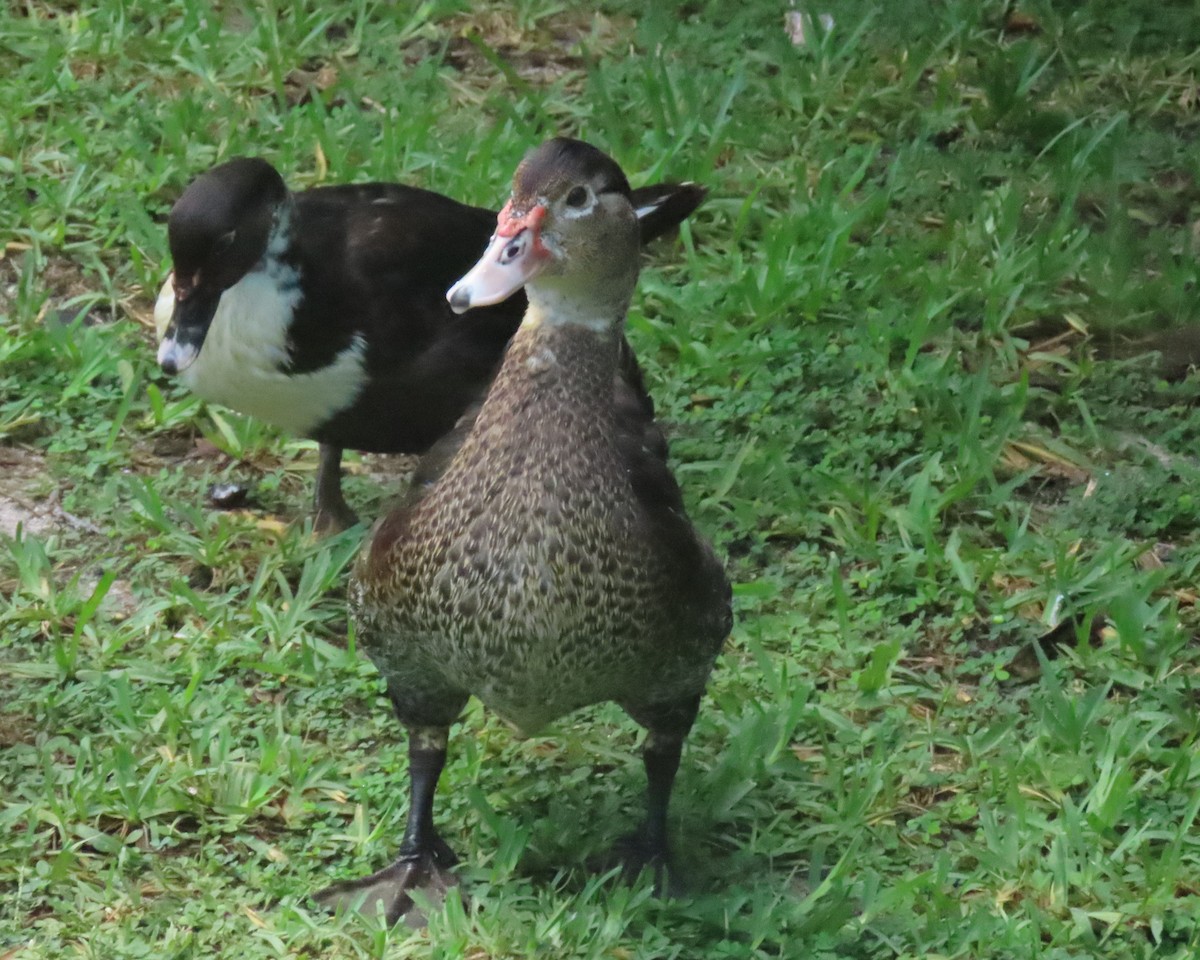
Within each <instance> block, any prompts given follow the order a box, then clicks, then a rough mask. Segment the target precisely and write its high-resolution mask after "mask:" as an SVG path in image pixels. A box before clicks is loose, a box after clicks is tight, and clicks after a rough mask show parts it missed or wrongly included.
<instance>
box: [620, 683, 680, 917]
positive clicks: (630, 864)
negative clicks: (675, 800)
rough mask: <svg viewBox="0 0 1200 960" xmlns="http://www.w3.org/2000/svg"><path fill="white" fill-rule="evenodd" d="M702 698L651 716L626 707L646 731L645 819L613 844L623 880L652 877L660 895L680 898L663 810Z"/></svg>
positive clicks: (644, 746) (661, 710) (643, 745)
mask: <svg viewBox="0 0 1200 960" xmlns="http://www.w3.org/2000/svg"><path fill="white" fill-rule="evenodd" d="M699 705H700V698H699V697H697V698H695V699H694V700H689V701H687V702H685V703H680V704H675V705H673V706H671V707H667V708H658V709H655V710H653V711H646V710H636V709H630V708H629V707H628V706H627V707H626V708H625V709H626V710H627V711H628V712H629V714H630V715H631V716H632V717H633V718H634V719H635V720H637V721H638V722H639V723H643V724H644V725H645V726H646V727H647V728H648V729H647V733H646V740H645V742H644V743H643V744H642V764H643V766H644V767H645V769H646V817H645V819H644V820H643V821H642V823H641V826H639V827H638V829H637V830H636V831H634V832H633V833H631V834H629V835H627V836H625V837H622V838H621V839H620V840H619V841H618V842H617V848H616V853H617V855H618V857H619V858H620V861H621V863H622V864H623V865H624V868H625V876H626V877H627V878H629V879H634V878H636V877H637V875H638V874H640V873H641V872H642V871H643V870H651V871H653V873H654V885H655V888H656V889H657V891H658V893H659V895H660V896H668V897H673V896H678V895H680V894H681V893H682V892H683V891H684V889H685V888H684V885H683V884H682V882H681V880H680V877H679V875H678V871H677V870H676V869H675V865H674V863H673V861H672V857H671V844H670V837H669V832H668V829H667V811H668V809H669V807H670V805H671V791H672V789H673V788H674V786H675V774H676V772H677V771H678V770H679V758H680V755H681V754H682V752H683V741H684V739H685V738H686V737H687V734H688V731H689V730H690V729H691V726H692V722H693V721H694V720H695V718H696V711H697V709H698V708H699Z"/></svg>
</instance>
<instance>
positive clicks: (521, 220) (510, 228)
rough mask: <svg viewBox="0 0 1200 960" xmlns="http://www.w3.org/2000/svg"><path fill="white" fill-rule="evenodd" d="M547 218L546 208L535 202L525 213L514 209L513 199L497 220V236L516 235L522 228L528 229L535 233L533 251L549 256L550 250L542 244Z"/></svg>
mask: <svg viewBox="0 0 1200 960" xmlns="http://www.w3.org/2000/svg"><path fill="white" fill-rule="evenodd" d="M545 219H546V208H545V207H543V206H542V205H541V204H540V203H535V204H534V205H533V206H532V207H530V208H529V210H528V211H527V212H525V213H523V214H518V213H515V212H514V211H513V208H512V201H511V200H509V201H508V203H506V204H505V205H504V209H503V210H501V211H500V216H499V217H498V218H497V221H496V236H498V237H515V236H516V235H517V234H518V233H520V232H521V231H522V230H528V231H529V232H530V233H531V234H532V235H533V252H534V253H536V254H537V255H538V256H545V257H548V256H549V255H550V251H549V250H547V249H546V248H545V247H544V246H543V245H542V221H543V220H545Z"/></svg>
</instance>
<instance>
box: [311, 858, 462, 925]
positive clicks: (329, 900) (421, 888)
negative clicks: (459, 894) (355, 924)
mask: <svg viewBox="0 0 1200 960" xmlns="http://www.w3.org/2000/svg"><path fill="white" fill-rule="evenodd" d="M457 862H458V858H457V857H456V856H455V855H454V851H452V850H451V849H450V848H449V847H448V846H447V845H446V843H445V841H443V840H442V839H441V837H437V836H435V837H433V839H432V842H431V844H430V846H429V848H428V849H425V850H418V851H415V852H413V853H401V854H400V856H399V857H397V858H396V860H395V862H393V863H392V864H390V865H389V866H386V867H384V868H383V869H382V870H380V871H378V872H377V873H373V874H371V875H370V876H369V877H362V878H360V879H358V880H344V881H342V882H340V883H334V884H331V885H330V886H328V887H325V888H324V889H323V890H318V891H317V892H316V893H314V894H313V899H314V900H315V901H316V902H317V904H318V905H320V906H321V907H324V908H325V909H326V910H330V911H334V912H345V911H348V910H354V911H356V912H358V913H361V914H363V916H368V917H373V916H376V915H377V914H378V913H379V912H380V910H382V911H383V915H384V920H385V922H386V923H387V925H388V926H389V927H390V926H392V925H394V924H395V923H397V922H398V921H399V920H400V918H401V917H403V918H404V920H405V922H406V923H407V924H408V925H409V926H411V927H414V928H419V927H423V926H425V922H426V917H425V914H424V912H423V910H422V909H421V907H420V906H418V905H417V904H416V903H415V902H414V901H413V898H412V893H413V892H414V891H415V892H417V893H418V894H421V895H424V897H425V898H427V899H428V900H429V901H430V905H431V906H435V907H436V906H437V905H439V904H441V903H442V902H443V901H444V900H445V898H446V893H447V891H448V890H449V889H450V888H451V887H453V886H457V885H458V878H457V877H456V876H455V875H454V873H453V872H452V868H453V867H454V865H455V864H456V863H457Z"/></svg>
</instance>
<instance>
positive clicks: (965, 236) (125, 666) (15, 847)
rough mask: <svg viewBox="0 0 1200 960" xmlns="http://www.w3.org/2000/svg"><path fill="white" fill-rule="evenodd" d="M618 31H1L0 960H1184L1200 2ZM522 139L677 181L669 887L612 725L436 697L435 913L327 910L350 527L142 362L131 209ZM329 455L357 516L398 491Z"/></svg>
mask: <svg viewBox="0 0 1200 960" xmlns="http://www.w3.org/2000/svg"><path fill="white" fill-rule="evenodd" d="M642 6H643V5H639V4H635V3H632V2H623V0H614V2H611V3H604V4H602V5H601V6H600V8H599V10H600V12H597V11H595V10H590V11H588V12H582V11H575V10H573V5H568V4H555V3H552V2H549V0H521V2H518V3H515V4H511V5H508V4H497V3H490V2H489V3H475V4H468V3H466V2H453V0H448V2H443V0H430V2H425V3H420V4H416V3H395V4H390V3H379V2H368V0H330V2H324V3H318V2H314V0H304V2H298V3H292V4H275V3H271V4H264V5H261V6H255V7H254V8H253V9H247V8H243V6H241V5H236V4H219V5H209V4H191V3H185V2H166V0H154V2H151V0H143V2H137V0H79V2H78V3H63V4H46V3H42V2H38V0H27V2H18V3H12V4H9V5H6V7H5V10H4V12H0V98H2V100H3V105H4V106H3V111H2V113H0V213H2V216H0V247H2V256H0V531H3V533H2V534H0V960H60V958H72V957H80V958H103V960H111V958H122V960H123V958H139V957H153V958H167V960H176V958H180V960H182V958H190V957H210V956H213V957H223V958H230V960H233V958H237V960H265V958H278V957H297V958H318V957H319V958H323V960H324V958H330V960H335V958H336V960H340V958H402V957H435V958H443V957H444V958H457V957H466V958H470V960H485V958H486V960H497V958H521V957H530V956H536V957H539V958H540V957H548V958H572V960H573V958H612V960H633V958H646V960H651V958H653V960H660V958H674V957H678V958H685V960H694V958H722V957H728V958H746V957H754V958H767V957H780V958H793V957H796V958H800V957H803V958H834V957H846V958H926V957H944V958H950V957H953V958H982V957H997V958H1030V957H1047V958H1068V957H1088V958H1092V957H1113V958H1147V960H1148V958H1155V960H1159V958H1161V960H1182V958H1185V957H1194V956H1197V955H1198V954H1200V921H1198V920H1197V917H1198V916H1200V833H1198V831H1197V826H1196V819H1197V814H1198V811H1200V754H1198V751H1197V736H1198V732H1200V709H1198V707H1200V695H1198V693H1197V690H1198V689H1200V677H1198V672H1200V645H1198V644H1197V635H1198V633H1200V610H1198V601H1197V592H1198V584H1200V533H1198V521H1200V377H1198V376H1197V375H1196V373H1195V372H1194V370H1193V369H1192V366H1193V365H1194V364H1195V363H1197V362H1200V295H1198V292H1197V280H1198V276H1197V271H1198V268H1197V262H1198V260H1197V254H1198V253H1200V149H1198V143H1197V141H1198V139H1200V8H1197V6H1196V5H1195V3H1194V2H1193V0H1162V2H1159V3H1156V4H1150V3H1141V2H1138V0H1114V2H1105V0H1079V2H1073V3H1067V2H1062V3H1050V2H1046V0H1020V2H1018V3H1008V2H981V3H974V2H965V0H944V2H939V3H929V2H927V0H922V2H918V0H894V2H890V3H880V2H878V0H875V2H864V0H828V2H827V3H826V6H825V7H814V8H811V10H810V11H809V12H810V13H812V14H814V15H816V14H820V13H826V12H829V13H831V14H832V15H833V19H834V23H833V26H832V29H831V30H830V32H829V33H828V34H827V35H826V34H824V33H822V32H821V31H820V30H814V29H809V30H808V31H807V43H806V44H805V45H803V46H800V45H796V44H795V43H793V41H792V39H791V38H790V37H789V35H788V32H787V31H786V30H785V29H784V14H785V10H786V4H785V3H784V2H782V0H778V2H774V0H773V2H766V0H749V2H746V3H741V4H737V3H728V2H725V3H717V2H709V0H697V2H692V3H688V4H685V5H682V6H680V7H678V8H676V9H668V8H667V7H665V6H662V7H655V8H654V10H653V12H649V11H648V10H643V9H642ZM646 6H647V7H649V5H646ZM559 132H564V133H570V134H572V135H577V136H582V137H584V138H586V139H589V140H591V141H593V142H595V143H597V144H598V145H600V146H601V147H603V148H604V149H606V150H607V151H609V152H610V153H612V154H613V155H614V156H615V157H616V158H617V159H618V160H619V161H620V162H621V163H622V164H623V166H624V167H625V169H626V170H627V172H628V173H629V175H630V178H631V180H633V182H634V183H635V184H640V183H644V182H648V181H651V180H659V179H668V178H670V179H694V180H698V181H701V182H702V183H704V184H706V185H707V186H708V187H709V188H710V189H711V195H710V198H709V200H708V201H707V203H706V204H705V205H704V207H703V208H701V210H700V211H698V212H697V213H696V214H695V215H694V216H693V217H692V219H691V222H690V223H689V224H688V225H686V226H685V227H684V228H683V230H682V231H681V233H680V236H679V238H678V239H677V240H674V241H671V242H666V243H660V244H658V245H656V246H655V247H654V248H653V250H652V251H651V252H650V255H649V257H648V260H647V264H646V269H645V271H644V272H643V276H642V279H641V282H640V286H639V294H638V296H637V298H636V300H635V304H634V308H633V311H632V314H631V317H630V321H629V326H630V331H629V335H630V338H631V340H632V341H633V343H634V345H635V346H636V348H637V349H638V351H639V355H640V357H641V358H642V361H643V363H644V366H645V368H646V371H647V375H648V378H649V382H650V385H651V389H652V392H653V394H654V396H655V399H656V401H657V404H658V409H659V411H660V415H661V417H662V418H663V420H664V422H665V423H666V425H667V428H668V431H669V434H670V436H671V441H672V454H673V462H674V464H675V468H676V470H677V473H678V475H679V477H680V479H681V481H682V483H683V484H684V487H685V489H686V493H687V497H688V502H689V505H690V508H691V510H692V514H693V516H694V518H695V520H696V522H697V524H698V526H699V527H700V528H701V529H702V530H704V531H705V532H706V533H707V534H708V535H709V536H710V537H711V538H712V539H713V540H714V542H715V543H716V545H717V548H718V550H719V551H720V553H721V554H722V555H723V556H725V557H727V558H728V567H729V572H730V576H731V579H733V581H734V582H735V584H736V586H735V597H736V625H735V628H734V632H733V636H732V638H731V640H730V643H729V645H728V648H727V651H726V653H725V654H724V656H723V657H722V659H721V661H720V663H719V664H718V668H717V671H716V673H715V674H714V678H713V681H712V684H711V687H710V693H709V696H708V697H707V698H706V701H705V703H704V706H703V707H702V711H701V716H700V720H699V722H698V723H697V726H696V728H695V730H694V732H693V735H692V737H691V740H690V742H689V746H688V748H687V750H686V752H685V754H684V761H683V768H682V771H681V775H680V783H679V788H678V790H677V792H676V797H675V802H674V806H673V821H674V826H675V829H676V830H677V834H676V836H677V840H678V848H679V853H680V860H681V862H682V864H683V865H684V869H685V872H686V875H687V876H688V879H689V884H690V887H691V892H690V893H689V895H687V896H685V897H682V898H679V899H675V900H670V901H665V902H664V901H661V900H659V899H657V898H655V897H654V896H653V891H652V889H651V887H650V884H649V883H648V882H642V883H639V884H635V885H633V886H628V885H623V884H621V883H620V882H617V881H616V880H615V879H613V878H612V877H605V876H597V875H595V874H593V873H592V872H590V871H589V869H588V862H589V860H590V859H591V858H592V857H593V855H595V854H597V853H599V852H600V851H602V850H604V849H605V847H606V846H607V845H608V844H610V843H611V842H612V841H613V839H614V838H616V837H617V836H618V835H620V834H621V833H622V832H624V831H625V830H626V829H628V827H629V825H630V823H631V821H632V819H633V818H634V817H635V816H636V815H637V812H638V810H639V806H640V795H641V790H642V784H643V780H642V772H641V765H640V762H639V761H638V759H637V740H638V733H637V731H636V730H635V729H634V727H633V725H632V724H631V723H630V722H629V721H628V720H627V719H625V718H624V717H623V715H622V714H621V713H620V711H618V710H616V709H615V708H610V707H605V708H601V709H597V710H592V711H586V712H584V713H581V714H579V715H574V716H571V717H569V718H566V719H565V720H563V721H561V722H559V723H558V724H557V725H555V726H554V727H553V728H552V729H549V730H546V731H544V732H543V733H542V734H540V735H538V736H537V737H534V738H532V739H528V740H518V739H516V738H515V737H513V736H512V734H511V733H510V732H509V730H508V728H507V727H506V726H505V725H504V724H503V723H501V722H500V721H498V720H497V719H496V718H494V717H490V716H488V715H487V714H486V713H484V711H483V710H482V709H480V708H479V707H478V705H477V704H473V705H472V706H471V707H470V708H469V709H468V711H467V713H466V715H465V717H464V719H463V723H462V724H461V726H460V727H458V728H456V734H455V737H454V739H453V741H452V746H451V759H450V762H449V764H448V766H447V769H446V773H445V775H444V776H443V779H442V783H441V789H440V793H439V800H438V805H439V806H438V819H439V823H440V826H441V829H442V832H443V835H444V836H445V837H446V839H447V840H448V841H449V842H450V843H451V845H452V846H454V847H455V848H456V849H457V850H458V851H459V852H460V854H461V855H462V856H463V859H464V861H465V865H464V867H463V869H462V871H461V876H462V879H463V886H462V892H463V896H462V897H459V896H458V895H456V894H452V895H451V897H450V899H449V900H448V902H447V904H446V905H445V908H444V909H441V910H435V911H434V912H433V914H432V917H431V920H430V924H429V927H428V929H427V930H424V931H412V930H409V929H407V928H405V927H399V928H397V929H395V930H391V931H388V930H385V929H382V928H381V927H380V926H379V925H378V924H377V923H374V922H372V921H369V920H366V919H362V918H357V917H348V918H337V919H334V918H329V917H326V916H324V915H322V914H321V913H319V912H317V911H316V910H314V909H313V908H312V907H311V905H310V904H309V903H307V902H306V900H305V894H306V893H307V892H308V891H311V890H314V889H316V888H318V887H320V886H322V885H324V884H325V883H327V882H329V880H330V879H341V878H348V877H353V876H357V875H360V874H362V873H364V872H366V871H367V870H368V869H375V868H378V867H380V866H382V865H383V864H385V863H386V862H387V861H388V860H389V859H390V857H391V856H392V855H393V854H394V852H395V847H396V845H397V843H398V840H399V836H400V833H401V830H402V825H403V813H404V810H405V806H406V798H405V789H404V784H405V776H404V768H405V763H406V761H405V753H404V749H403V744H402V735H401V731H400V729H399V727H398V725H397V724H396V722H395V720H394V718H393V717H392V715H391V711H390V709H389V707H388V705H387V703H386V701H385V699H384V697H383V695H382V688H381V683H380V681H379V679H378V676H377V674H376V673H375V671H374V669H373V668H372V667H371V665H370V664H369V662H368V661H367V660H366V659H365V658H364V657H363V656H362V655H361V654H360V653H359V652H358V651H357V649H356V646H355V643H354V638H353V636H348V628H347V620H346V609H345V582H346V572H347V567H348V563H349V561H350V560H351V558H352V557H353V556H354V553H355V550H356V548H357V545H358V541H359V539H360V537H361V535H362V530H361V529H358V530H354V531H350V532H348V533H346V534H343V535H340V536H338V537H335V538H332V539H326V540H319V539H316V538H314V537H313V536H312V534H311V529H310V527H309V524H308V513H307V511H308V492H309V487H310V483H311V478H312V474H313V471H314V470H315V467H316V451H315V447H314V445H312V444H311V443H307V442H304V441H299V440H297V439H295V438H292V437H287V436H282V435H279V434H277V433H276V432H274V431H272V430H271V429H269V428H267V427H264V426H263V425H261V424H259V423H256V422H253V421H250V420H248V419H246V418H243V417H240V416H239V415H237V414H235V413H232V412H230V411H228V410H224V409H220V408H217V407H211V406H206V405H205V404H203V403H201V402H200V401H198V400H196V399H195V398H193V397H191V396H189V395H187V394H186V393H185V392H183V391H182V390H181V389H179V388H178V387H176V386H175V385H173V384H172V383H171V381H170V380H169V379H168V378H166V377H164V376H163V375H162V374H161V373H160V372H159V371H158V369H157V367H156V365H155V363H154V356H153V349H152V343H153V330H152V323H151V320H150V312H151V307H152V303H153V299H154V296H155V294H156V292H157V288H158V285H159V284H160V283H161V282H162V279H163V277H164V276H165V274H166V271H167V270H168V269H169V263H168V258H167V249H166V238H165V230H164V222H165V216H166V213H167V211H168V210H169V209H170V205H171V203H172V202H173V200H174V199H175V198H176V197H177V196H178V195H179V192H180V191H181V190H182V188H183V187H184V186H185V185H186V184H187V183H188V181H189V180H190V179H191V178H192V177H194V176H195V175H196V174H198V173H199V172H201V171H203V170H204V169H206V168H207V167H208V166H210V165H211V164H213V163H214V162H216V161H218V160H219V159H221V158H225V157H229V156H232V155H236V154H239V153H251V154H258V155H262V156H264V157H267V158H268V159H270V160H271V161H272V162H274V163H275V164H276V165H277V166H278V167H279V168H280V169H281V170H282V171H283V172H284V174H285V176H286V177H287V179H288V181H289V183H290V184H292V185H293V186H294V187H303V186H309V185H313V184H317V183H337V182H343V181H350V180H368V179H392V180H401V181H405V182H408V183H412V184H416V185H420V186H425V187H429V188H432V189H436V190H439V191H443V192H445V193H448V194H450V195H452V196H454V197H457V198H460V199H464V200H468V201H471V202H474V203H479V204H484V205H491V206H493V207H498V206H499V205H500V204H501V203H502V202H503V200H504V197H505V186H506V183H507V181H508V179H509V177H510V176H511V173H512V170H513V167H514V166H515V164H516V162H517V161H518V160H519V158H520V157H521V155H522V154H523V153H524V151H525V150H526V149H528V148H529V147H531V146H533V145H535V144H536V143H538V142H540V141H541V140H542V139H544V138H545V137H547V136H549V135H552V134H554V133H559ZM350 460H351V467H352V469H353V471H354V475H353V476H352V477H350V479H349V483H348V495H349V497H350V499H351V500H352V502H354V503H355V504H356V505H357V506H360V507H362V508H364V509H363V513H364V516H368V517H370V516H373V515H375V514H377V513H378V510H379V508H380V507H381V505H382V504H383V503H384V501H385V500H386V498H387V496H388V495H389V493H394V492H395V491H396V489H397V488H398V486H399V483H400V479H401V477H402V476H403V472H404V467H405V464H404V463H399V464H397V463H395V462H393V461H392V460H390V459H389V458H379V457H375V458H366V457H364V458H354V457H351V458H350ZM218 483H236V484H240V485H242V486H244V487H245V488H246V491H247V499H246V502H245V503H244V504H243V505H241V506H239V507H238V508H237V509H224V510H223V509H220V508H218V507H217V506H216V505H215V504H214V503H213V502H212V499H211V498H210V496H209V490H210V488H211V487H212V486H213V485H214V484H218ZM18 522H19V524H20V529H19V530H18V529H17V526H18Z"/></svg>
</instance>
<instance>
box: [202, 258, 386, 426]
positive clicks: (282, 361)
mask: <svg viewBox="0 0 1200 960" xmlns="http://www.w3.org/2000/svg"><path fill="white" fill-rule="evenodd" d="M299 299H300V290H299V287H298V286H296V285H295V284H294V283H284V284H281V283H279V282H278V280H277V279H276V277H273V276H271V275H270V274H269V273H268V271H264V270H257V271H255V272H253V273H249V274H247V275H246V276H245V277H243V278H242V279H241V280H240V281H238V282H237V283H236V284H234V285H233V286H232V287H230V288H229V289H228V290H226V291H225V293H224V294H223V295H222V297H221V302H220V304H219V305H218V306H217V312H216V314H215V315H214V317H213V321H212V325H211V326H210V327H209V329H208V335H207V336H206V337H205V338H204V346H203V347H202V348H201V350H200V355H199V356H198V357H197V358H196V360H195V362H194V363H192V364H191V365H190V366H189V367H188V368H187V369H186V370H184V371H182V372H181V373H180V374H179V380H180V382H182V383H183V385H184V386H186V387H187V388H188V389H189V390H191V391H192V392H193V393H195V394H197V395H198V396H201V397H203V398H204V399H205V400H209V401H212V402H213V403H219V404H222V405H223V406H226V407H231V408H232V409H234V410H237V411H238V412H240V413H245V414H249V415H250V416H252V417H257V418H258V419H259V420H265V421H266V422H267V423H270V424H273V425H274V426H277V427H281V428H283V429H284V430H287V431H288V432H290V433H298V434H307V433H310V432H311V431H312V430H314V429H315V428H316V427H318V426H319V425H320V424H322V423H323V422H324V421H326V420H328V419H329V418H330V417H331V416H333V415H334V414H335V413H338V412H339V411H341V410H344V409H345V408H346V407H348V406H350V404H352V403H353V402H354V400H355V398H357V396H358V394H359V393H360V391H361V390H362V387H363V383H364V382H365V380H366V371H365V369H364V358H365V355H366V349H367V345H366V342H365V341H364V340H362V339H361V338H355V340H354V342H353V343H351V345H350V346H349V347H347V348H346V349H345V350H343V351H342V352H341V353H339V354H338V355H337V356H336V357H334V359H333V362H332V363H330V364H329V365H328V366H325V367H322V368H321V369H319V370H313V371H311V372H308V373H294V374H289V373H288V372H287V363H288V327H289V325H290V324H291V320H292V311H293V310H294V308H295V306H296V304H297V303H298V302H299Z"/></svg>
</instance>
